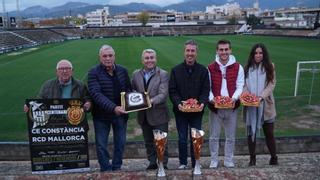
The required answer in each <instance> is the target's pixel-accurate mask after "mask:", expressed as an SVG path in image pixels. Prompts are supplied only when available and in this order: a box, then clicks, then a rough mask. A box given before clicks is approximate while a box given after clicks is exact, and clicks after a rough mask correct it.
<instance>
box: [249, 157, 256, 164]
mask: <svg viewBox="0 0 320 180" xmlns="http://www.w3.org/2000/svg"><path fill="white" fill-rule="evenodd" d="M255 165H256V157H255V156H250V162H249V166H255Z"/></svg>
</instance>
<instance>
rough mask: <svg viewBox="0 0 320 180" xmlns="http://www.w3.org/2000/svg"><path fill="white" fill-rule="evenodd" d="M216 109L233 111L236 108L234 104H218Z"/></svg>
mask: <svg viewBox="0 0 320 180" xmlns="http://www.w3.org/2000/svg"><path fill="white" fill-rule="evenodd" d="M214 107H215V108H217V109H233V108H234V103H232V104H217V103H214Z"/></svg>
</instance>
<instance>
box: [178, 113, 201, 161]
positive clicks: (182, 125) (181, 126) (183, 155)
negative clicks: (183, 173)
mask: <svg viewBox="0 0 320 180" xmlns="http://www.w3.org/2000/svg"><path fill="white" fill-rule="evenodd" d="M174 115H175V118H176V127H177V130H178V136H179V162H180V164H184V165H187V164H188V135H189V138H190V155H191V163H192V167H194V165H195V158H194V152H193V144H192V138H191V128H196V129H201V123H202V113H201V114H200V113H180V112H175V113H174Z"/></svg>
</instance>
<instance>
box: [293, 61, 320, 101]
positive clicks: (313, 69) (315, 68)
mask: <svg viewBox="0 0 320 180" xmlns="http://www.w3.org/2000/svg"><path fill="white" fill-rule="evenodd" d="M301 72H310V73H312V80H311V85H310V86H311V87H310V95H309V96H310V99H309V103H310V100H311V96H312V91H313V86H314V78H315V74H317V73H320V61H298V62H297V70H296V80H295V87H294V96H295V97H296V96H297V94H298V88H299V79H300V75H301Z"/></svg>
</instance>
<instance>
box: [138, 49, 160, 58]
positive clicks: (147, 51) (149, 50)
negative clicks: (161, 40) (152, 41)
mask: <svg viewBox="0 0 320 180" xmlns="http://www.w3.org/2000/svg"><path fill="white" fill-rule="evenodd" d="M144 53H152V54H154V56H155V57H157V53H156V51H155V50H153V49H145V50H143V51H142V54H141V59H142V60H143V59H144V57H143V55H144Z"/></svg>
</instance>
